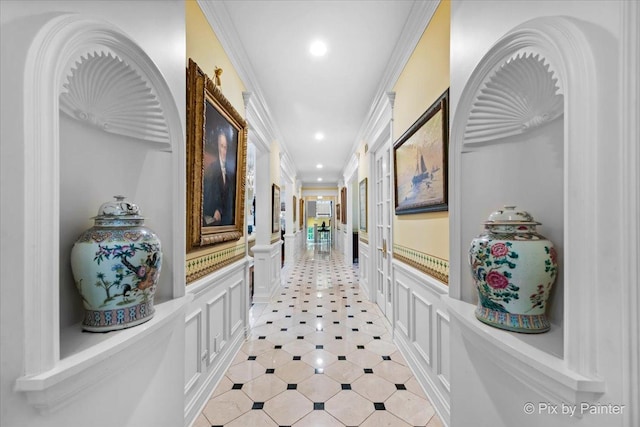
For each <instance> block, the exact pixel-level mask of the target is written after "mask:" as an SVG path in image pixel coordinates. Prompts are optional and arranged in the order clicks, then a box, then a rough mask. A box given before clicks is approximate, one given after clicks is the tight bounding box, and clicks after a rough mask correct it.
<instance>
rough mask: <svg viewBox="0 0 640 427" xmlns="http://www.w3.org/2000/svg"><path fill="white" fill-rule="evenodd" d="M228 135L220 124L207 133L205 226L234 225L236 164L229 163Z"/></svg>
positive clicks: (204, 184)
mask: <svg viewBox="0 0 640 427" xmlns="http://www.w3.org/2000/svg"><path fill="white" fill-rule="evenodd" d="M230 134H231V132H230V131H229V129H228V126H224V125H220V126H217V127H216V128H215V129H214V130H213V131H209V132H207V137H206V139H205V146H204V156H203V159H204V176H203V196H202V197H203V200H202V204H203V206H202V213H203V224H202V225H203V226H205V227H209V226H219V225H233V223H234V207H235V206H234V205H235V191H236V185H235V184H236V177H235V161H230V159H229V158H228V157H229V156H228V155H227V153H228V151H229V140H230V139H231V135H230ZM232 151H233V150H232ZM234 160H235V159H234Z"/></svg>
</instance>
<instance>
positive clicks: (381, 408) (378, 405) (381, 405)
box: [373, 402, 386, 411]
mask: <svg viewBox="0 0 640 427" xmlns="http://www.w3.org/2000/svg"><path fill="white" fill-rule="evenodd" d="M373 407H374V408H376V411H385V410H386V408H385V407H384V403H382V402H374V403H373Z"/></svg>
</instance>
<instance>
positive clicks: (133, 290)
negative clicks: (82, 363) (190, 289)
mask: <svg viewBox="0 0 640 427" xmlns="http://www.w3.org/2000/svg"><path fill="white" fill-rule="evenodd" d="M115 199H116V200H115V201H113V202H107V203H104V204H103V205H102V206H100V209H99V211H98V216H96V217H94V221H95V225H94V226H93V227H91V228H90V229H88V230H87V231H85V232H84V233H82V235H81V236H80V237H79V238H78V240H77V241H76V243H75V244H74V245H73V249H72V250H71V269H72V271H73V277H74V280H75V283H76V287H77V288H78V291H79V292H80V295H81V296H82V301H83V303H84V309H85V315H84V319H83V322H82V328H83V329H84V330H86V331H91V332H107V331H113V330H118V329H123V328H128V327H131V326H136V325H139V324H141V323H144V322H146V321H148V320H150V319H151V318H152V317H153V314H154V312H155V309H154V307H153V297H154V294H155V291H156V285H157V283H158V278H159V276H160V268H161V265H162V252H161V246H160V239H158V236H156V234H155V233H154V232H153V231H151V230H150V229H149V228H147V227H144V226H143V224H144V217H142V216H141V215H140V210H139V208H138V206H137V205H135V204H133V203H130V202H127V201H125V200H124V199H125V198H124V197H123V196H115Z"/></svg>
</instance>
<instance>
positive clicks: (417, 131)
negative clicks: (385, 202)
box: [394, 90, 449, 215]
mask: <svg viewBox="0 0 640 427" xmlns="http://www.w3.org/2000/svg"><path fill="white" fill-rule="evenodd" d="M447 101H448V90H447V91H446V92H445V93H444V94H443V95H442V96H441V97H440V98H439V99H438V100H437V101H436V102H435V103H434V104H433V105H432V106H431V107H429V109H427V111H425V113H424V114H423V115H422V116H420V118H419V119H418V120H417V121H416V122H415V123H414V124H413V125H412V126H411V127H410V128H409V129H408V130H407V131H406V132H405V133H404V134H403V135H402V136H401V137H400V138H399V139H398V141H397V142H396V144H395V145H394V161H395V178H396V179H395V184H396V188H395V190H396V191H395V198H396V214H398V215H400V214H408V213H417V212H427V211H442V210H447V173H446V171H447V168H446V166H447V149H448V135H447V132H448V127H449V126H448V114H447V108H448V107H447V105H448V103H447Z"/></svg>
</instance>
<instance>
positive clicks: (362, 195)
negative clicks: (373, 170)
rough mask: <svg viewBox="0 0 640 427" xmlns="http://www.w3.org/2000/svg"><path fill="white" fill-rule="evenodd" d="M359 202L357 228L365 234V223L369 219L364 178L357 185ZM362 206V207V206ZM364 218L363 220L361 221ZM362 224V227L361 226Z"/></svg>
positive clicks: (365, 180)
mask: <svg viewBox="0 0 640 427" xmlns="http://www.w3.org/2000/svg"><path fill="white" fill-rule="evenodd" d="M359 190H360V193H359V202H360V206H359V210H358V212H359V213H360V218H359V222H360V225H359V228H360V231H364V232H365V233H366V232H367V226H368V224H367V222H368V219H369V207H368V203H369V201H368V200H367V199H368V194H367V178H364V179H363V180H362V181H360V185H359ZM363 205H364V206H363ZM363 218H364V220H363ZM363 223H364V225H363Z"/></svg>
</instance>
